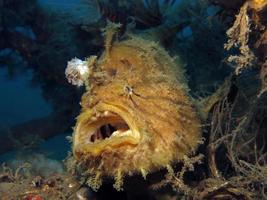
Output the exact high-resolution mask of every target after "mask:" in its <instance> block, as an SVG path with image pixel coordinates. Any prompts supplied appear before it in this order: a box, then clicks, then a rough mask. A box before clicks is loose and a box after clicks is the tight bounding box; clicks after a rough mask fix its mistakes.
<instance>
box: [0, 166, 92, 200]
mask: <svg viewBox="0 0 267 200" xmlns="http://www.w3.org/2000/svg"><path fill="white" fill-rule="evenodd" d="M80 187H81V185H80V183H79V182H77V180H75V178H74V177H72V176H70V175H69V174H66V173H55V174H51V175H49V176H47V177H44V176H35V175H32V174H31V173H30V166H28V165H22V166H21V167H19V168H18V169H17V170H16V171H15V172H13V170H12V169H11V168H9V167H6V166H2V170H1V172H0V199H1V200H45V199H49V200H50V199H51V200H52V199H55V200H59V199H63V200H64V199H70V200H71V199H73V200H75V199H81V198H79V197H80V196H82V195H83V194H80V193H81V192H79V193H78V194H76V193H77V192H78V191H79V190H80ZM83 190H85V189H83ZM88 192H89V191H88ZM83 193H84V192H83ZM87 195H88V194H87ZM86 199H88V198H86V197H85V198H83V200H86Z"/></svg>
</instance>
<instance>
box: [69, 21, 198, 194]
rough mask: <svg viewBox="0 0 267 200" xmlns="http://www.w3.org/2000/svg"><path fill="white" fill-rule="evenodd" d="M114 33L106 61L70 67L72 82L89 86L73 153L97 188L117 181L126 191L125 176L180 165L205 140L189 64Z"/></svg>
mask: <svg viewBox="0 0 267 200" xmlns="http://www.w3.org/2000/svg"><path fill="white" fill-rule="evenodd" d="M114 30H116V27H115V28H114V25H109V26H108V27H107V28H106V32H105V36H106V45H105V50H104V52H103V53H102V55H101V56H100V57H98V58H97V57H96V56H91V57H89V58H88V59H87V60H86V61H80V62H78V64H76V65H75V63H76V62H75V60H72V61H70V62H69V66H68V68H67V69H66V75H67V78H68V80H69V81H70V82H72V83H74V84H75V83H78V85H81V83H84V84H85V86H86V92H85V93H84V94H83V96H82V99H81V106H82V109H81V113H80V115H79V116H78V117H77V123H76V126H75V128H74V134H73V155H74V158H75V160H76V161H77V163H79V166H80V168H81V170H82V171H83V174H86V176H88V177H89V179H88V183H89V185H90V186H91V187H92V188H93V189H98V188H99V187H100V185H101V183H102V178H103V177H114V179H115V184H114V187H115V188H116V189H118V190H119V189H121V187H122V183H123V182H122V181H123V177H124V176H126V175H130V176H131V175H134V174H142V175H143V177H145V176H146V174H148V173H151V172H154V171H157V170H160V169H162V168H165V167H167V166H170V165H172V164H175V163H177V162H179V161H180V160H182V159H183V158H184V156H188V155H190V154H192V153H194V151H195V150H196V148H197V146H198V143H199V141H200V140H201V123H200V120H199V117H198V115H197V112H196V111H195V109H194V107H193V106H192V102H191V100H190V96H189V95H188V89H187V83H186V79H185V77H184V72H183V68H182V64H181V63H179V62H178V61H177V59H173V58H172V57H171V56H170V55H169V54H168V52H167V51H165V50H164V49H163V48H162V47H161V46H160V45H159V44H157V43H155V42H153V41H149V40H147V39H143V38H142V37H137V36H127V38H124V39H122V40H120V41H114V32H115V31H114ZM76 60H77V59H76ZM81 66H82V67H81ZM80 68H81V69H82V70H80ZM85 68H86V69H85Z"/></svg>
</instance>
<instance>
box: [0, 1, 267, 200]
mask: <svg viewBox="0 0 267 200" xmlns="http://www.w3.org/2000/svg"><path fill="white" fill-rule="evenodd" d="M4 2H5V3H4V4H3V5H0V9H2V10H4V11H5V12H6V13H8V14H9V13H13V10H12V9H13V7H14V8H19V1H17V0H4ZM90 2H92V4H91V3H90ZM87 4H88V5H89V4H90V5H94V6H96V8H95V12H94V15H96V16H95V17H96V18H95V21H94V20H93V21H94V22H92V23H91V22H90V23H91V24H88V23H87V24H85V23H84V20H81V22H80V21H79V20H70V21H68V20H66V21H64V23H63V25H64V26H63V25H62V24H61V23H55V22H53V20H51V19H53V18H54V16H51V18H50V17H48V15H47V13H48V12H47V11H46V12H45V11H44V10H42V12H40V10H39V7H37V8H38V9H36V8H35V9H33V10H32V9H30V11H29V12H30V13H31V15H29V16H34V13H42V15H39V18H36V19H33V18H32V17H30V18H28V17H29V16H28V15H26V16H27V18H26V19H31V20H25V22H24V21H23V22H22V24H23V25H27V26H28V25H29V24H30V26H31V27H32V29H33V30H35V31H34V33H35V34H36V36H37V39H31V40H28V39H27V40H26V39H25V37H22V36H21V35H20V34H19V33H18V32H17V31H16V30H15V28H14V27H13V26H12V24H13V22H12V23H11V22H10V21H9V20H8V19H11V18H8V17H7V16H11V15H7V14H5V15H3V17H2V24H3V25H4V26H3V29H0V34H1V35H4V36H6V35H8V36H9V37H6V38H7V39H6V41H5V40H4V42H2V38H4V37H0V45H2V44H3V46H8V47H10V48H11V47H12V48H13V49H16V51H17V52H19V53H20V55H21V56H22V57H24V58H25V59H26V60H27V61H29V62H30V61H32V62H30V63H31V66H37V67H35V68H34V67H31V68H32V69H33V70H34V72H35V78H36V80H38V77H42V79H41V81H39V83H40V84H41V85H42V86H43V89H44V91H45V93H44V96H46V97H47V96H48V97H49V98H48V99H49V100H50V101H52V103H53V105H54V106H53V108H54V112H53V113H51V115H49V116H48V117H47V118H45V120H44V119H36V120H33V121H31V122H28V123H25V124H22V125H21V126H20V125H18V126H14V127H12V128H11V129H10V130H11V132H12V133H14V134H12V137H10V136H9V137H8V136H6V135H2V136H1V138H0V144H2V143H3V145H0V152H6V151H8V150H11V149H13V148H15V147H19V148H24V149H27V151H29V152H35V153H36V151H37V150H36V149H37V148H36V146H38V145H39V141H43V140H42V139H43V138H44V139H47V138H49V137H51V136H53V135H55V134H59V133H58V132H61V131H63V130H66V129H67V127H68V128H70V126H71V125H70V124H72V123H73V122H74V120H73V116H74V115H78V116H77V118H76V125H75V126H74V127H73V135H72V137H68V138H69V139H70V141H71V142H72V152H71V153H70V154H69V156H68V157H67V158H66V160H65V163H64V164H65V167H66V168H64V171H63V172H62V171H56V172H54V173H53V174H48V175H40V174H41V173H39V172H38V173H33V171H34V170H32V171H28V169H30V168H28V165H26V166H27V170H26V169H25V170H21V169H22V168H23V169H24V167H23V166H24V165H23V164H22V167H18V170H17V172H15V173H14V171H15V169H16V167H15V169H12V170H11V169H10V168H9V167H7V166H4V167H3V170H2V173H0V194H1V195H2V196H3V195H4V197H5V198H6V199H12V198H13V199H18V198H22V199H34V198H35V199H36V198H37V199H42V198H47V199H60V198H62V199H64V198H65V199H110V198H113V197H116V198H115V199H151V200H152V199H153V200H155V199H156V200H161V199H188V200H226V199H236V200H252V199H267V194H266V193H267V178H266V177H267V170H266V161H267V157H266V155H267V154H266V150H267V145H266V144H267V143H266V139H267V138H266V133H267V126H266V124H267V110H266V102H267V101H266V98H267V96H266V94H267V93H266V89H267V61H266V59H267V29H266V26H267V23H266V22H267V20H266V19H267V5H266V4H267V3H266V1H265V0H231V1H228V0H203V1H202V0H201V1H198V0H192V1H188V0H184V1H181V2H180V3H179V4H177V2H176V1H173V0H164V1H156V0H146V1H143V0H129V1H128V0H127V1H126V0H119V1H112V0H96V1H87ZM11 5H12V6H11ZM14 5H17V7H16V6H14ZM88 5H87V7H88ZM77 6H78V7H79V5H77ZM89 7H90V6H89ZM29 8H30V7H29ZM15 10H16V9H15ZM96 11H98V12H96ZM18 13H19V14H20V15H21V16H24V18H25V15H24V14H23V13H20V12H18ZM50 14H51V13H50ZM55 16H57V18H56V19H60V17H62V16H60V15H59V14H58V15H55ZM79 17H82V16H79ZM21 18H23V17H21ZM24 18H23V19H24ZM40 18H41V19H43V20H40ZM12 19H13V18H12ZM37 19H39V20H37ZM92 19H93V17H92ZM14 21H15V22H14V23H15V24H16V22H17V20H14ZM29 21H30V23H29ZM67 21H68V22H69V23H67ZM74 21H75V24H73V22H74ZM85 21H86V20H85ZM89 21H90V20H89ZM0 22H1V21H0ZM3 22H4V23H3ZM8 22H9V23H8ZM40 22H42V23H40ZM58 22H60V20H59V21H58ZM79 22H80V23H79ZM37 25H40V26H37ZM62 27H66V28H67V31H66V30H65V29H64V28H62ZM36 30H37V31H36ZM47 30H49V31H47ZM53 32H54V33H56V34H51V33H53ZM40 33H43V34H40ZM42 36H44V37H42ZM68 36H69V37H68ZM42 39H43V40H42ZM25 41H28V42H27V43H25ZM24 44H27V45H26V48H25V45H24ZM32 44H35V45H36V49H38V51H35V50H32V48H27V47H33V45H32ZM23 47H24V48H23ZM34 47H35V46H34ZM72 47H73V48H72ZM34 49H35V48H34ZM55 55H56V56H55ZM0 56H1V55H0ZM71 58H72V59H71ZM68 60H69V61H68ZM67 61H68V63H67V68H66V70H65V76H66V79H63V76H64V67H65V64H66V62H67ZM62 63H63V64H62ZM63 65H64V66H63ZM67 82H69V83H71V84H73V85H75V86H76V87H73V86H70V85H69V84H67ZM82 92H83V95H82V97H81V99H80V104H79V103H78V97H79V94H80V93H82ZM79 106H80V107H81V110H80V113H78V107H79ZM28 131H29V133H28V134H27V132H28ZM20 133H21V134H20ZM32 133H33V134H32ZM34 134H36V135H37V136H36V137H32V136H31V135H34ZM26 135H27V136H26ZM19 136H20V137H21V138H22V139H20V137H19ZM33 138H35V139H34V140H33ZM23 153H24V152H22V154H21V155H23ZM33 155H35V154H32V157H30V158H32V160H33V159H34V156H33ZM24 157H26V156H24ZM29 160H31V159H29ZM27 161H28V160H27ZM45 161H46V159H45ZM42 163H46V162H42ZM33 169H34V168H33ZM49 169H50V168H48V167H47V170H48V171H49ZM36 171H37V170H36ZM42 171H45V170H42ZM21 183H24V184H21ZM112 187H113V188H115V190H114V189H113V188H112ZM9 189H12V190H11V191H12V194H11V193H9V192H6V191H7V190H9ZM103 194H105V195H103ZM2 196H1V197H2Z"/></svg>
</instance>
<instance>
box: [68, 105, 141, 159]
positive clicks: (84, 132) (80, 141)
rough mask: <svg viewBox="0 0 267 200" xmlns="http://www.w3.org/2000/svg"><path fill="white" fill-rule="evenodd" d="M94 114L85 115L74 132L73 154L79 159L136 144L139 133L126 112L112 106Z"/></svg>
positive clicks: (138, 139)
mask: <svg viewBox="0 0 267 200" xmlns="http://www.w3.org/2000/svg"><path fill="white" fill-rule="evenodd" d="M101 107H102V109H99V107H98V110H97V112H96V113H93V112H92V111H87V112H84V113H82V114H81V115H80V117H79V118H78V123H77V125H76V128H75V130H74V133H75V134H74V148H73V150H74V155H75V156H76V157H77V158H80V157H81V156H82V155H86V154H90V155H93V156H98V155H100V154H101V153H102V152H104V151H107V152H108V151H109V150H111V149H114V148H119V147H121V146H129V148H131V147H134V146H136V145H138V143H139V141H140V139H141V134H140V132H139V131H138V129H137V127H136V126H135V123H134V121H133V120H132V119H131V118H130V117H129V115H128V113H127V112H125V111H123V110H121V109H118V108H116V107H115V106H111V105H107V104H103V105H102V106H101Z"/></svg>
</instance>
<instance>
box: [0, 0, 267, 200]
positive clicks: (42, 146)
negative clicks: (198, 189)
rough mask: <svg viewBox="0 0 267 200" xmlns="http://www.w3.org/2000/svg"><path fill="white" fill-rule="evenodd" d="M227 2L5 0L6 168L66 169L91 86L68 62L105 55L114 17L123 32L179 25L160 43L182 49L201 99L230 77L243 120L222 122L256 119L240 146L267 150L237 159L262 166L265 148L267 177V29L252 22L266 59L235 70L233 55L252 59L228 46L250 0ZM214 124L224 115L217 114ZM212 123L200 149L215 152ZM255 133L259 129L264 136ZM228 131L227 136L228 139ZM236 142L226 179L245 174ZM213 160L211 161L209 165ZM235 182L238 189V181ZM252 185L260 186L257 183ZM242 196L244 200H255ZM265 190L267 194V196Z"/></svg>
mask: <svg viewBox="0 0 267 200" xmlns="http://www.w3.org/2000/svg"><path fill="white" fill-rule="evenodd" d="M97 2H98V3H97ZM99 2H100V3H99ZM224 2H228V3H229V2H230V1H228V0H225V1H224V0H159V1H157V0H155V1H154V0H143V1H142V0H136V1H135V0H129V1H126V0H117V1H116V0H99V1H95V0H23V1H22V0H0V92H1V93H0V164H7V165H9V166H11V167H13V168H14V169H16V168H17V167H19V166H20V165H22V164H23V163H25V162H31V163H32V164H33V165H34V166H35V168H36V170H37V171H38V170H39V171H38V172H40V173H41V174H42V175H44V176H45V175H47V174H49V173H51V172H63V171H64V166H63V163H62V160H64V159H65V158H66V157H67V156H68V154H69V152H70V151H71V143H70V142H69V139H68V137H69V136H71V135H72V127H74V126H75V118H76V116H77V115H78V114H79V111H80V105H79V101H80V98H81V95H82V94H83V92H84V91H85V88H83V87H80V88H77V87H74V86H72V85H71V84H69V83H68V81H67V79H66V77H65V68H66V66H67V62H68V61H70V60H71V59H72V58H75V57H77V58H79V59H82V60H84V59H85V58H86V57H88V56H89V55H101V52H102V51H103V49H104V46H103V45H104V39H103V35H102V29H103V28H104V27H105V26H106V24H107V21H111V22H114V23H121V24H122V31H121V33H120V34H121V35H123V33H125V31H126V30H127V25H128V24H134V30H135V31H136V33H138V31H140V32H141V31H145V30H149V29H152V28H155V27H158V26H160V25H162V24H168V25H170V27H171V26H172V25H173V29H170V32H169V35H167V36H166V37H165V38H163V39H162V41H160V42H161V44H162V46H164V48H165V49H166V50H167V51H168V53H169V54H170V55H171V56H177V55H178V56H179V57H180V58H181V61H182V63H183V65H184V68H185V74H186V78H187V80H188V85H189V88H190V92H189V93H190V95H191V96H192V97H193V98H195V99H198V100H201V99H204V98H205V97H207V96H209V95H211V94H213V93H214V92H215V91H216V90H217V89H218V88H220V86H221V85H223V84H224V83H225V79H227V78H229V77H230V78H229V82H230V83H229V84H230V86H229V88H230V89H229V91H228V92H229V93H227V95H226V96H227V100H228V101H229V102H230V104H231V105H232V104H233V105H234V109H232V110H234V116H233V118H231V119H228V118H227V114H228V113H227V112H226V114H225V115H223V114H222V116H223V117H221V118H219V119H218V121H219V122H222V123H219V122H218V121H216V122H218V124H220V125H221V124H222V127H223V128H221V130H222V132H223V133H225V132H224V130H225V129H227V128H229V127H230V128H229V130H230V132H231V131H233V130H235V128H236V127H237V126H238V123H239V122H240V121H241V120H240V119H241V118H242V117H243V116H245V117H247V118H248V119H249V120H248V122H247V123H246V126H244V127H245V128H243V130H242V131H241V132H242V133H243V132H245V133H246V134H244V137H245V139H244V138H243V137H242V138H238V137H237V138H238V139H237V140H238V142H237V144H236V143H234V146H238V145H239V144H241V147H242V148H243V146H245V145H243V146H242V144H243V142H244V144H249V143H250V142H251V141H253V142H255V141H256V142H255V144H257V145H259V147H258V148H257V147H255V146H253V145H254V143H253V145H251V144H249V145H248V147H246V148H244V149H245V150H244V151H243V149H242V148H241V147H240V149H242V153H240V154H238V153H239V152H238V153H236V154H235V155H238V156H237V157H238V158H244V160H246V161H248V163H254V161H255V158H254V157H253V156H251V157H250V155H251V154H253V153H254V150H255V149H256V150H255V151H258V150H259V149H260V150H259V152H260V153H259V155H260V154H263V156H261V158H262V160H263V161H262V163H263V164H262V163H258V165H257V166H263V168H260V167H259V168H257V169H255V171H256V172H257V173H258V174H260V175H263V176H259V177H264V175H266V176H267V174H264V173H266V172H267V170H266V151H267V150H266V135H267V128H266V127H267V126H266V124H267V112H266V102H267V101H266V98H267V97H266V91H267V90H266V87H267V75H266V76H265V74H264V73H265V72H264V73H263V72H262V71H261V67H260V66H261V65H262V63H263V61H264V59H265V60H266V56H265V57H264V55H265V54H266V52H267V48H266V44H265V46H264V45H262V46H264V47H261V48H260V47H257V48H256V47H255V45H253V44H254V43H256V41H257V40H258V37H259V35H261V33H262V32H261V31H262V30H261V31H260V30H259V31H258V30H257V26H256V25H255V26H254V25H251V27H249V28H251V29H253V30H252V31H250V30H249V28H248V30H247V34H251V35H252V36H251V37H250V38H249V40H248V41H247V43H248V46H249V47H250V48H251V49H252V51H253V52H254V53H255V55H256V56H257V57H258V58H259V59H258V60H257V59H255V60H253V59H252V61H251V63H250V64H247V66H243V68H244V70H243V71H242V74H241V75H237V74H235V69H236V68H237V67H238V66H239V64H240V63H238V62H237V63H235V62H229V60H228V58H229V57H231V55H238V56H239V58H243V57H242V56H243V55H240V52H239V50H240V49H239V47H238V45H236V46H235V48H232V49H230V50H227V49H226V48H225V44H226V43H227V42H228V41H229V40H231V39H233V38H229V34H227V30H229V29H230V28H231V27H232V25H233V24H234V22H235V19H236V15H237V14H238V13H239V12H240V7H241V6H242V5H243V3H244V2H245V0H233V1H231V2H233V3H229V4H227V3H224ZM248 13H249V12H248ZM249 14H251V13H249ZM249 14H248V15H249ZM249 16H253V15H252V14H251V15H249ZM259 16H260V18H261V17H262V16H264V17H262V18H264V19H265V20H263V21H264V22H262V23H265V26H266V22H267V20H266V19H267V15H266V7H265V14H264V15H263V14H261V13H260V14H259ZM253 20H254V19H253ZM254 28H255V29H254ZM245 30H246V29H245ZM265 30H266V29H265ZM266 38H267V37H266ZM259 46H261V45H259ZM262 49H263V50H262ZM254 50H255V51H254ZM264 52H265V53H264ZM262 60H263V61H262ZM262 66H263V65H262ZM266 66H267V64H266ZM266 74H267V70H266ZM233 77H234V78H233ZM264 77H265V78H264ZM231 78H232V79H231ZM230 79H231V80H230ZM264 80H265V82H264ZM263 83H264V84H265V89H264V87H263V85H264V84H263ZM237 91H238V92H237ZM260 91H261V92H260ZM259 94H261V95H259ZM233 99H235V100H233ZM236 99H237V100H236ZM233 102H238V103H239V104H238V103H236V104H235V103H233ZM220 106H221V107H219V109H218V110H219V111H220V112H221V111H222V110H223V109H224V106H225V104H222V105H220ZM219 111H218V112H219ZM220 114H221V113H220ZM210 115H211V114H210ZM216 119H217V118H216ZM209 120H210V121H212V120H214V119H213V118H212V116H210V118H209ZM220 120H221V121H220ZM227 120H229V121H231V122H230V125H229V127H227V128H226V126H224V123H227V122H228V121H227ZM207 124H208V125H207ZM207 124H204V125H203V127H204V128H203V130H204V131H203V137H204V138H205V142H204V144H203V146H200V148H199V150H198V152H197V153H199V152H200V153H203V154H205V153H206V147H207V144H208V142H210V141H209V140H210V138H209V137H210V132H212V126H213V124H212V123H207ZM210 129H211V130H210ZM247 132H249V133H248V134H247ZM254 132H255V135H257V136H255V138H254V136H253V134H254ZM223 133H221V132H220V133H219V134H218V135H219V136H220V137H223V136H225V135H223ZM251 133H253V134H251ZM218 135H216V136H218ZM219 136H218V137H219ZM252 136H253V137H252ZM251 138H254V139H251ZM243 139H244V140H243ZM247 141H249V142H247ZM227 142H229V141H227ZM227 142H225V144H223V145H225V146H223V145H222V146H223V147H220V148H218V149H217V151H216V153H214V154H216V155H219V156H218V158H216V159H217V160H216V161H217V165H218V169H219V170H221V172H222V174H223V177H224V178H225V180H228V179H227V178H229V177H231V176H232V175H233V174H235V175H236V174H238V175H239V171H238V170H236V169H235V166H234V164H233V163H231V162H232V161H231V160H230V159H229V158H228V157H227V156H228V154H227V152H228V149H227V148H228V146H227V144H228V143H227ZM246 142H247V143H246ZM252 146H253V147H252ZM238 147H239V146H238ZM253 148H254V149H253ZM244 152H245V153H244ZM228 153H229V152H228ZM246 156H247V157H249V158H247V157H246ZM252 157H253V158H252ZM256 160H257V159H256ZM250 161H251V162H250ZM207 163H208V161H207V160H204V165H205V167H206V168H207V165H208V164H207ZM249 166H250V165H249ZM205 167H202V169H200V170H199V172H200V173H202V172H203V171H204V172H205V173H206V172H207V171H208V170H207V169H203V168H205ZM250 167H251V166H250ZM200 168H201V167H200ZM253 169H254V168H253ZM262 169H264V170H265V171H264V170H263V171H264V172H263V171H261V170H262ZM197 170H198V168H197ZM197 170H196V171H197ZM235 170H236V171H238V173H235V172H236V171H235ZM257 170H258V171H257ZM241 171H242V170H241ZM255 171H253V172H255ZM204 172H203V173H204ZM242 172H244V171H242ZM256 172H255V174H256ZM259 172H260V173H259ZM200 173H198V175H197V176H199V174H200ZM207 174H208V173H207ZM241 174H242V173H241ZM244 174H245V173H244ZM244 174H242V175H241V177H243V176H244V177H249V179H252V178H251V177H253V176H254V177H257V176H255V174H252V175H251V174H249V175H248V174H245V175H244ZM266 176H265V177H266ZM189 177H190V175H189ZM200 177H201V176H199V177H198V178H199V179H200ZM203 177H204V175H203ZM203 177H201V178H203ZM238 177H239V176H238ZM263 179H264V178H263ZM229 180H230V178H229ZM242 180H243V179H242ZM260 180H261V182H260V183H258V182H257V181H254V180H253V181H254V182H253V181H252V182H253V184H254V183H255V185H256V186H255V188H256V190H255V191H257V189H259V188H263V189H262V190H261V192H262V193H264V194H265V193H266V192H267V191H266V185H267V184H266V178H265V179H264V181H265V182H264V181H262V179H260ZM239 182H242V181H239ZM248 182H249V181H248ZM233 183H234V184H233V185H235V183H236V182H234V181H233ZM194 184H195V183H194ZM264 184H265V185H264ZM211 185H212V184H211ZM237 185H238V184H237ZM241 185H242V184H241ZM248 185H249V187H250V186H251V183H250V182H249V184H248ZM262 185H263V187H262ZM240 187H241V186H240ZM253 187H254V185H253ZM224 189H225V188H224ZM227 189H228V188H227ZM105 191H111V193H110V194H113V195H114V197H116V198H118V199H127V198H126V197H125V194H123V195H124V196H123V195H122V197H120V196H116V195H118V194H117V193H116V194H115V191H114V190H113V189H111V187H108V189H107V190H104V193H105ZM102 192H103V191H102ZM216 192H217V191H216ZM216 192H214V196H215V195H217V193H216ZM227 192H228V191H227ZM233 193H234V194H233V196H237V198H236V199H247V198H243V196H242V195H239V194H236V193H235V192H233ZM107 194H109V193H107ZM244 194H245V195H244V196H246V195H247V193H244ZM241 196H242V198H241ZM263 196H264V197H266V194H265V195H263ZM261 198H263V197H261ZM100 199H101V198H100ZM102 199H105V198H102ZM133 199H134V198H133ZM209 199H212V197H211V198H209ZM226 199H227V198H226ZM248 199H249V198H248ZM0 200H1V196H0Z"/></svg>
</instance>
